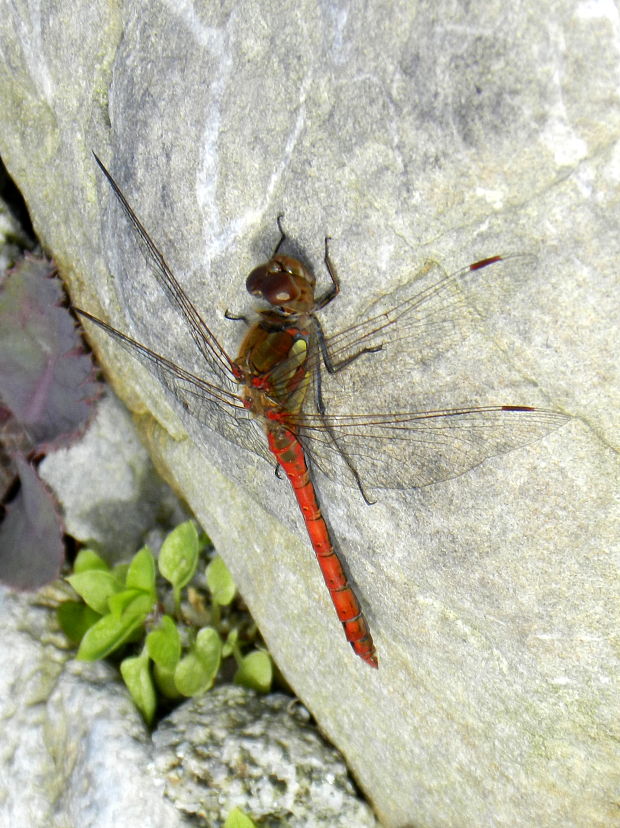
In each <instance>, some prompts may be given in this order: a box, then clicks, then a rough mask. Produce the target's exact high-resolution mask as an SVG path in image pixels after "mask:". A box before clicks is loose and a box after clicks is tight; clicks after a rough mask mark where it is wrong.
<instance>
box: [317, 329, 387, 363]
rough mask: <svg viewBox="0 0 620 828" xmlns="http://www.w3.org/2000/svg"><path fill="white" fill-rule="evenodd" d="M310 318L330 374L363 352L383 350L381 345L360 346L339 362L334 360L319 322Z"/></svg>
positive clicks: (370, 352) (372, 352) (373, 352)
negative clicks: (371, 346)
mask: <svg viewBox="0 0 620 828" xmlns="http://www.w3.org/2000/svg"><path fill="white" fill-rule="evenodd" d="M312 320H313V322H314V324H315V333H316V338H317V342H318V343H319V348H320V349H321V356H322V357H323V362H324V364H325V367H326V368H327V370H328V372H329V373H330V374H337V373H338V371H342V369H343V368H346V367H347V365H350V364H351V363H352V362H355V360H356V359H358V357H361V356H363V355H364V354H376V353H377V352H378V351H382V350H383V345H375V346H374V347H373V348H360V350H359V351H356V352H355V353H354V354H350V355H349V356H348V357H345V359H341V360H340V362H335V361H334V360H333V359H332V357H331V355H330V353H329V348H328V347H327V341H326V339H325V334H324V333H323V328H322V326H321V323H320V322H319V320H318V319H316V317H314V316H313V317H312Z"/></svg>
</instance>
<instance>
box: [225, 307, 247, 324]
mask: <svg viewBox="0 0 620 828" xmlns="http://www.w3.org/2000/svg"><path fill="white" fill-rule="evenodd" d="M224 319H230V321H231V322H245V324H246V325H249V324H250V320H249V319H248V317H247V316H243V314H242V315H241V316H234V315H233V314H232V313H231V312H230V311H229V310H228V308H226V310H225V311H224Z"/></svg>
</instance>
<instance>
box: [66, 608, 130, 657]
mask: <svg viewBox="0 0 620 828" xmlns="http://www.w3.org/2000/svg"><path fill="white" fill-rule="evenodd" d="M142 621H143V619H141V618H140V617H136V616H135V615H129V616H123V615H121V616H117V615H104V616H103V618H100V619H99V621H97V623H96V624H93V626H92V627H91V628H90V629H89V630H88V631H87V632H86V634H85V635H84V638H83V639H82V643H81V644H80V649H79V650H78V652H77V656H76V658H77V659H79V660H80V661H96V660H97V659H99V658H105V657H106V656H107V655H109V654H110V653H112V652H114V650H116V649H118V647H120V646H121V644H124V643H125V641H126V640H127V639H128V638H129V636H130V635H131V634H132V633H133V632H134V630H135V629H136V628H137V627H139V626H140V624H142Z"/></svg>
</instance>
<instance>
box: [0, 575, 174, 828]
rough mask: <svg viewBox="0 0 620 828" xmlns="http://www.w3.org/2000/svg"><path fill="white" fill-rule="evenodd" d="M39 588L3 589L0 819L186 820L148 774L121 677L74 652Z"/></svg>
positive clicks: (18, 822)
mask: <svg viewBox="0 0 620 828" xmlns="http://www.w3.org/2000/svg"><path fill="white" fill-rule="evenodd" d="M44 594H45V593H41V595H39V596H37V597H35V598H25V597H23V596H19V595H16V594H12V593H10V592H8V591H7V590H5V589H4V588H2V589H0V618H1V619H2V637H1V639H0V663H1V664H2V670H1V671H0V719H1V720H2V738H1V739H0V824H1V825H3V826H7V828H8V826H11V828H43V826H45V827H46V828H63V826H67V825H75V826H78V825H79V826H80V828H82V826H84V827H85V826H92V828H120V826H123V828H125V827H126V828H130V826H131V828H133V826H145V828H146V827H147V826H148V828H176V826H179V828H180V827H181V826H183V825H186V824H187V823H186V821H185V820H184V819H183V818H182V817H181V816H180V815H179V814H178V812H177V810H176V809H175V808H174V807H173V806H172V805H171V804H170V803H169V802H167V801H166V800H165V799H164V796H163V785H162V783H161V781H159V782H158V780H157V778H156V777H155V776H154V775H152V774H151V773H150V772H149V762H150V761H151V760H152V750H153V749H152V743H151V740H150V737H149V736H148V733H147V732H146V729H145V728H144V725H143V723H142V720H141V718H140V714H139V713H138V712H137V710H136V709H135V707H134V706H133V703H132V702H131V700H130V698H129V696H128V693H127V692H126V691H125V689H124V687H123V685H122V684H121V683H120V682H119V680H118V675H117V674H116V673H115V671H114V670H113V669H112V668H111V667H109V666H108V665H106V664H103V663H95V664H85V663H80V662H76V661H73V660H72V658H71V657H72V655H73V651H71V650H67V649H66V642H65V639H64V636H63V635H62V634H60V633H59V632H58V631H57V629H55V628H56V625H55V624H54V622H53V618H54V617H53V615H52V613H51V612H50V609H49V608H48V607H47V606H43V605H40V606H38V605H37V602H42V601H43V595H44ZM53 597H54V596H53V594H52V591H51V590H50V589H48V591H47V600H48V601H49V600H50V599H51V598H53Z"/></svg>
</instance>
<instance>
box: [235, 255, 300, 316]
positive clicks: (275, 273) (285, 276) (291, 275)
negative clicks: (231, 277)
mask: <svg viewBox="0 0 620 828" xmlns="http://www.w3.org/2000/svg"><path fill="white" fill-rule="evenodd" d="M315 283H316V280H315V278H314V274H313V273H311V271H310V270H309V269H308V268H307V267H306V266H305V265H303V264H302V263H301V262H300V261H299V260H298V259H293V258H292V256H279V255H278V256H274V257H273V258H272V259H270V260H269V261H268V262H265V263H264V264H262V265H259V266H258V267H255V268H254V270H253V271H252V272H251V273H250V275H249V276H248V278H247V279H246V283H245V286H246V289H247V291H248V293H251V294H252V296H257V297H258V298H260V299H263V300H264V301H265V302H268V303H269V304H270V305H271V306H272V307H274V308H278V310H280V312H281V313H284V314H295V313H304V312H308V311H311V310H312V309H313V307H314V285H315Z"/></svg>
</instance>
